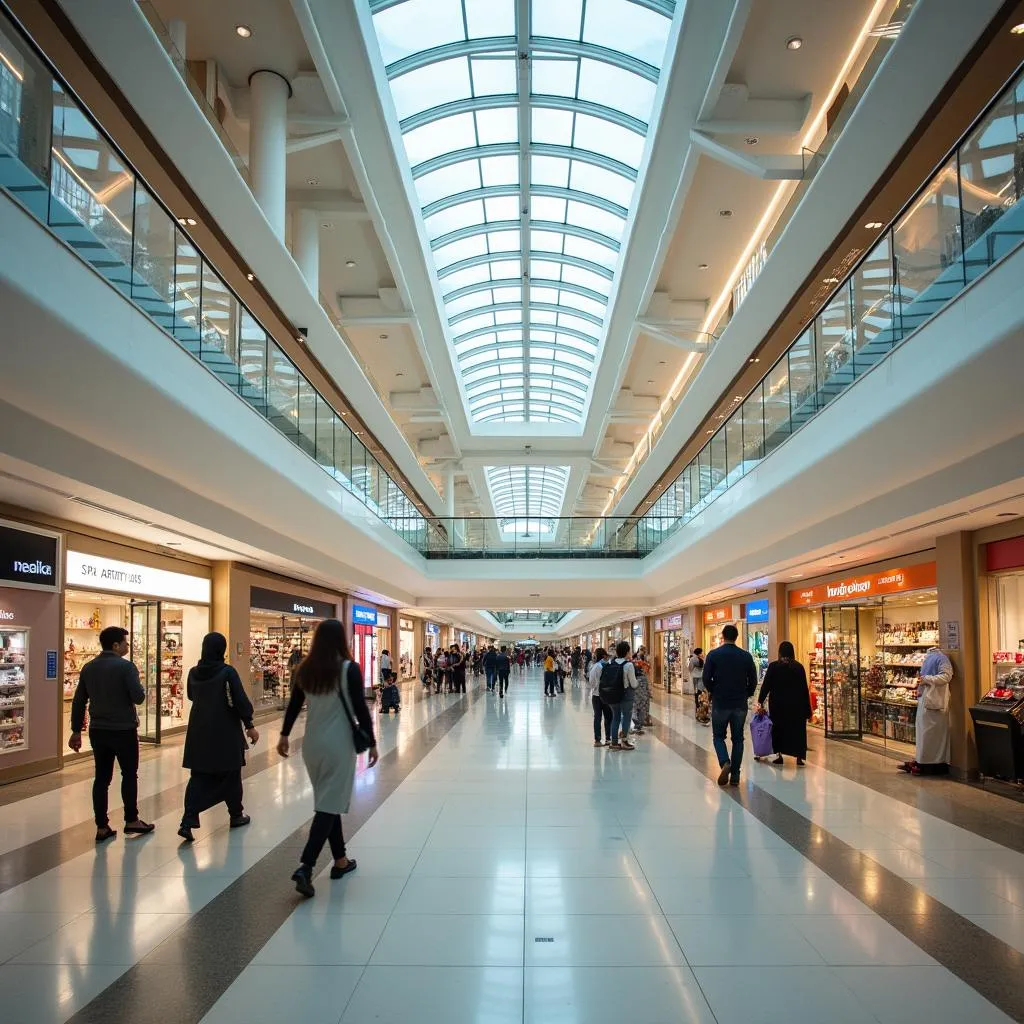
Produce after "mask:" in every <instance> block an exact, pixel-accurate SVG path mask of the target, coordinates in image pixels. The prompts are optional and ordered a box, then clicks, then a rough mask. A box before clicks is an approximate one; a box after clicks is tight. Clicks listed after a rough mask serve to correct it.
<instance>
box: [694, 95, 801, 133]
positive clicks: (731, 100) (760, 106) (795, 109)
mask: <svg viewBox="0 0 1024 1024" xmlns="http://www.w3.org/2000/svg"><path fill="white" fill-rule="evenodd" d="M812 99H813V97H812V95H811V94H810V93H805V94H804V95H802V96H797V97H795V98H791V99H761V98H752V97H751V96H750V93H749V91H748V89H747V87H746V85H743V84H742V83H737V82H728V83H726V84H725V85H723V86H722V90H721V92H720V94H719V96H718V101H717V102H716V103H715V105H714V110H713V112H712V113H711V115H710V116H709V117H706V118H703V119H701V120H699V121H698V122H697V128H699V129H700V130H701V131H705V132H707V133H708V134H710V135H759V134H760V135H796V134H798V133H799V132H800V131H801V130H802V129H803V126H804V124H805V123H806V121H807V115H808V114H809V113H810V110H811V101H812Z"/></svg>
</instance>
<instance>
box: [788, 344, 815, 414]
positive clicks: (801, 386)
mask: <svg viewBox="0 0 1024 1024" xmlns="http://www.w3.org/2000/svg"><path fill="white" fill-rule="evenodd" d="M817 390H818V384H817V375H816V372H815V359H814V325H813V324H812V325H811V326H810V327H808V328H807V330H806V331H804V333H803V334H801V335H800V337H799V338H797V340H796V341H795V342H793V344H792V346H790V349H789V404H790V409H791V413H790V418H791V420H792V423H793V429H794V430H796V429H797V428H798V427H801V426H803V424H805V423H806V422H807V421H808V420H809V419H810V418H811V417H812V416H813V415H814V414H815V412H817V402H816V392H817Z"/></svg>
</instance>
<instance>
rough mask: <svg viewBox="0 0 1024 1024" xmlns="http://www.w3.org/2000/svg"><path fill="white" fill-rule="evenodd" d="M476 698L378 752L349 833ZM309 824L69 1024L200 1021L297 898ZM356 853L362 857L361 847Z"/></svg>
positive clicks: (358, 788)
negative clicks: (295, 879)
mask: <svg viewBox="0 0 1024 1024" xmlns="http://www.w3.org/2000/svg"><path fill="white" fill-rule="evenodd" d="M475 699H477V698H476V697H475V695H473V694H470V695H469V696H468V697H464V698H461V699H460V700H459V701H458V702H457V703H455V704H453V705H452V706H451V707H449V708H446V709H445V710H444V711H442V712H441V713H440V714H439V715H437V716H435V717H434V718H432V719H431V720H430V721H429V722H427V723H426V724H425V725H423V726H422V728H420V729H419V730H418V731H417V732H415V733H414V734H413V735H412V736H411V737H409V739H408V740H406V741H405V742H404V743H403V744H402V746H401V747H400V748H396V749H395V750H392V751H389V752H388V753H387V754H385V755H384V756H383V757H381V759H380V761H379V762H378V764H377V767H376V768H374V769H372V772H373V774H372V775H368V774H367V773H360V774H359V775H358V776H357V777H356V784H355V788H354V789H353V793H352V807H351V810H350V811H349V813H348V814H347V815H345V834H346V837H348V836H351V835H353V834H354V833H355V832H356V830H357V829H358V828H359V827H360V826H361V825H363V824H364V823H365V822H366V821H367V819H369V817H370V815H372V814H373V813H374V811H376V810H377V809H378V808H379V807H380V805H381V804H382V803H383V802H384V801H385V800H386V799H387V798H388V797H389V796H391V794H392V793H394V792H395V790H396V789H398V787H399V786H400V785H401V784H402V783H403V782H404V781H405V779H406V778H407V777H408V775H409V773H410V772H411V771H412V770H413V769H414V768H415V767H416V766H417V765H418V764H419V763H420V762H421V761H422V760H423V758H424V757H426V755H427V754H428V753H429V752H430V751H431V750H432V749H433V748H434V747H435V746H437V744H438V743H439V742H440V741H441V740H442V739H443V738H444V737H445V735H447V733H448V732H449V730H450V729H451V728H452V726H453V725H455V723H456V722H458V721H459V719H461V718H462V717H463V715H465V714H466V712H467V710H468V709H469V707H470V704H471V702H473V701H474V700H475ZM308 827H309V826H308V823H307V824H306V825H303V826H302V828H299V829H296V830H295V831H294V832H293V833H292V834H291V835H290V836H288V837H287V838H286V839H285V840H284V841H283V842H281V843H279V844H278V845H277V846H276V847H275V848H274V849H273V850H271V851H270V852H269V853H268V854H267V855H266V856H265V857H264V858H263V859H262V860H260V861H258V862H257V863H256V864H254V865H253V867H251V868H250V869H249V870H248V871H246V872H245V873H244V874H242V875H241V876H240V877H239V878H237V879H236V880H235V881H234V882H232V883H231V884H230V885H229V886H228V887H227V888H226V889H225V890H224V891H223V892H221V893H220V894H219V895H218V896H215V897H214V898H213V899H212V900H211V901H210V902H209V903H208V904H206V906H205V907H203V908H202V909H201V910H199V911H197V912H196V913H195V914H193V915H192V918H191V919H190V920H189V921H188V923H187V924H185V925H183V926H182V927H181V928H180V929H178V931H176V932H175V933H174V934H173V935H171V936H170V937H169V938H167V939H165V940H164V941H163V942H162V943H161V944H160V945H159V946H157V947H156V949H154V950H153V951H152V952H150V953H149V954H147V955H146V956H145V957H143V958H142V959H141V960H140V961H139V962H138V963H137V964H135V965H134V966H133V967H130V968H129V969H128V970H127V971H126V972H125V973H124V974H122V975H121V977H120V978H118V979H117V980H116V981H115V982H113V984H111V985H110V986H108V987H107V988H106V989H104V991H103V992H101V993H100V994H99V995H98V996H96V997H95V998H94V999H93V1000H92V1001H91V1002H90V1003H88V1004H87V1005H86V1006H84V1007H82V1009H80V1010H79V1011H78V1012H77V1013H76V1014H75V1015H74V1016H73V1017H71V1018H70V1020H69V1022H68V1024H116V1022H118V1021H126V1022H127V1021H130V1022H131V1024H167V1022H168V1021H174V1024H198V1022H199V1021H201V1020H202V1018H203V1017H204V1016H205V1015H206V1014H207V1013H208V1012H209V1011H210V1009H211V1008H212V1007H213V1005H214V1003H216V1002H217V1000H218V999H219V998H220V997H221V996H222V995H223V994H224V992H225V991H227V989H228V988H229V987H230V986H231V984H232V983H233V982H234V981H235V979H236V978H237V977H238V976H239V975H240V974H241V973H242V971H243V970H244V969H245V968H246V967H247V966H248V965H249V964H250V963H251V962H252V960H253V958H254V957H255V956H256V954H257V953H258V952H259V951H260V950H261V949H262V948H263V946H264V945H266V943H267V942H268V941H269V939H270V938H271V936H272V935H273V934H274V933H275V932H276V931H277V930H278V928H280V927H281V925H282V924H284V922H285V921H286V920H287V919H288V917H289V916H290V915H291V913H292V911H294V910H295V907H296V906H297V905H298V903H299V902H300V898H299V897H298V896H296V894H295V890H294V887H293V886H292V884H291V883H290V882H289V881H288V877H289V875H290V874H291V873H292V871H294V870H295V865H296V863H297V862H298V856H299V851H300V850H301V848H302V846H303V845H304V844H305V841H306V833H307V831H308ZM353 853H354V855H355V856H356V857H358V846H356V848H355V849H354V850H353ZM319 884H320V885H325V884H328V885H329V884H330V883H329V882H320V883H319ZM340 1012H341V1011H340V1010H339V1015H340Z"/></svg>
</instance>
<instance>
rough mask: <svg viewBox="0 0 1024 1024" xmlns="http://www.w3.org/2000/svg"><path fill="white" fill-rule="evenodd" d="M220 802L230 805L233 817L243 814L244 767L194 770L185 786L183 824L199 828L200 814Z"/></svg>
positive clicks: (229, 811)
mask: <svg viewBox="0 0 1024 1024" xmlns="http://www.w3.org/2000/svg"><path fill="white" fill-rule="evenodd" d="M220 803H224V804H227V805H228V814H230V815H231V817H232V818H239V817H241V816H242V769H241V768H236V769H235V770H234V771H230V772H197V771H193V772H192V775H191V777H190V778H189V780H188V785H187V786H186V787H185V813H184V814H183V815H182V818H181V823H182V825H188V826H189V827H190V828H199V815H200V814H202V812H203V811H208V810H209V809H210V808H211V807H216V806H217V804H220Z"/></svg>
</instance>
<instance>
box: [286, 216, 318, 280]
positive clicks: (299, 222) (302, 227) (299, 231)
mask: <svg viewBox="0 0 1024 1024" xmlns="http://www.w3.org/2000/svg"><path fill="white" fill-rule="evenodd" d="M292 230H293V232H294V239H293V245H292V254H293V255H294V257H295V262H296V263H297V264H298V267H299V270H301V271H302V276H303V277H304V278H305V279H306V284H307V285H309V290H310V291H311V292H312V293H313V296H314V298H315V297H316V296H318V295H319V294H320V217H319V216H318V215H317V211H316V210H296V211H295V214H294V218H293V222H292Z"/></svg>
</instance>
